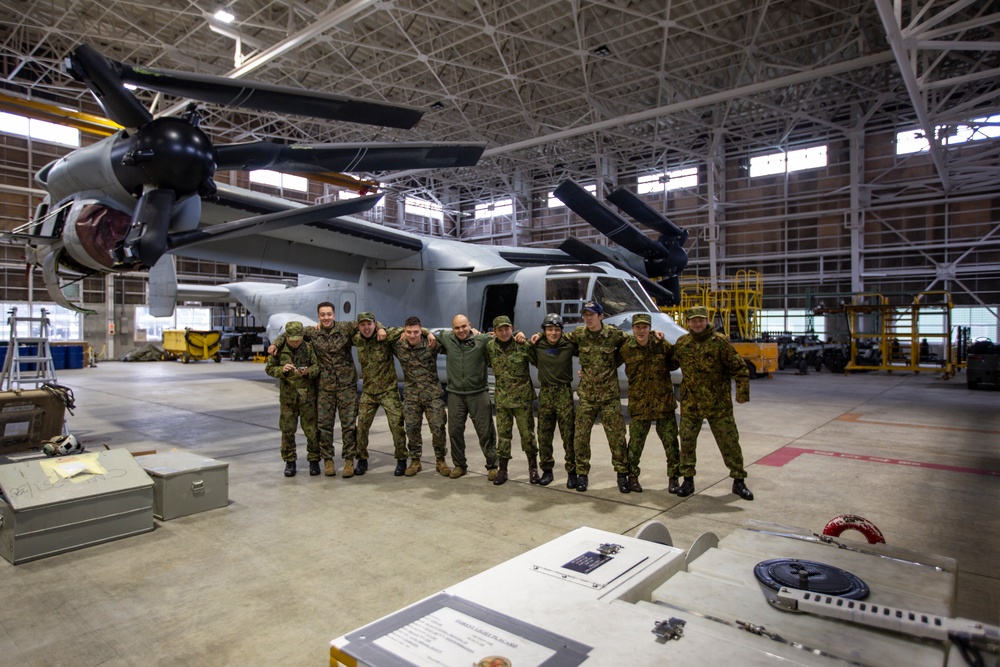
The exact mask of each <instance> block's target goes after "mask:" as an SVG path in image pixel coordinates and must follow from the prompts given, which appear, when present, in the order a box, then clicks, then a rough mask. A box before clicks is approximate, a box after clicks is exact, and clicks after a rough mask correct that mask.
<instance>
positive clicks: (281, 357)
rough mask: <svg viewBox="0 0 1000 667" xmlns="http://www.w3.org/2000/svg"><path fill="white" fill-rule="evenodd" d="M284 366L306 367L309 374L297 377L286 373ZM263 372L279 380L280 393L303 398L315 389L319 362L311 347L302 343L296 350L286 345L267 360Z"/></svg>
mask: <svg viewBox="0 0 1000 667" xmlns="http://www.w3.org/2000/svg"><path fill="white" fill-rule="evenodd" d="M285 364H295V367H296V368H301V367H302V366H306V367H307V368H309V374H308V375H306V376H302V375H299V374H297V373H295V372H288V373H286V372H285V371H284V370H283V369H284V368H285ZM264 370H265V372H266V373H267V374H268V375H270V376H271V377H273V378H278V379H279V380H281V392H282V393H285V392H286V391H292V392H295V393H297V394H298V395H299V396H301V397H303V398H305V397H307V396H308V395H309V393H310V392H311V391H312V390H313V389H314V388H315V387H316V378H317V377H318V376H319V361H318V360H317V358H316V352H315V350H313V346H312V345H310V344H309V343H307V342H305V341H303V342H302V344H301V345H299V346H298V347H297V348H295V349H292V347H291V346H290V345H286V346H284V347H282V348H281V349H280V350H278V354H277V355H275V356H273V357H268V358H267V367H266V368H265V369H264Z"/></svg>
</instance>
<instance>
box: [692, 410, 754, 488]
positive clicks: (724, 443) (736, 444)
mask: <svg viewBox="0 0 1000 667" xmlns="http://www.w3.org/2000/svg"><path fill="white" fill-rule="evenodd" d="M703 421H704V418H702V417H692V416H691V415H689V414H687V413H686V412H684V409H683V406H681V427H680V436H681V466H680V474H681V475H683V476H684V477H694V473H695V463H696V462H697V456H696V455H695V448H696V447H697V446H698V434H699V433H700V432H701V423H702V422H703ZM708 426H709V428H711V429H712V435H714V436H715V442H716V443H717V444H718V445H719V451H720V452H722V460H723V461H724V462H725V463H726V467H727V468H729V476H730V477H732V478H733V479H746V476H747V471H746V470H744V469H743V450H741V449H740V432H739V431H738V430H737V429H736V420H735V419H734V418H733V415H731V414H728V415H723V416H719V417H709V418H708Z"/></svg>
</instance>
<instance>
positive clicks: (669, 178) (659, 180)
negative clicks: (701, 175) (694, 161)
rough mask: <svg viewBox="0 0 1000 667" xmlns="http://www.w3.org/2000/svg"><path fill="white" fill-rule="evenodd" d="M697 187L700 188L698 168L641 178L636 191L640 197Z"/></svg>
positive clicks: (648, 175) (676, 170) (658, 173)
mask: <svg viewBox="0 0 1000 667" xmlns="http://www.w3.org/2000/svg"><path fill="white" fill-rule="evenodd" d="M696 187H698V167H689V168H687V169H675V170H674V171H668V172H665V173H660V172H656V173H655V174H647V175H645V176H640V177H639V179H638V187H637V188H636V191H637V192H638V193H639V194H640V195H645V194H650V193H653V192H669V191H670V190H680V189H682V188H696Z"/></svg>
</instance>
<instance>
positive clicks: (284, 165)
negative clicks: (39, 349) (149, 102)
mask: <svg viewBox="0 0 1000 667" xmlns="http://www.w3.org/2000/svg"><path fill="white" fill-rule="evenodd" d="M67 70H68V71H69V73H70V74H72V75H73V76H74V77H75V78H76V79H78V80H80V81H82V82H83V83H85V84H86V85H87V87H88V88H90V90H91V91H92V92H93V93H94V95H95V96H96V97H97V98H98V100H99V101H100V102H101V104H102V106H103V108H104V109H105V111H106V112H107V115H108V116H109V117H110V118H111V119H112V120H115V121H116V122H118V123H119V124H121V125H123V126H124V128H125V129H123V130H122V131H120V132H118V133H117V134H115V135H113V136H112V137H110V138H108V139H105V140H103V141H101V142H98V143H96V144H94V145H92V146H88V147H85V148H81V149H79V150H76V151H74V152H72V153H70V154H69V155H68V156H66V157H64V158H62V159H60V160H57V161H55V162H53V163H51V164H49V165H46V166H45V167H44V168H43V169H42V170H41V171H40V172H39V173H38V175H37V177H36V178H37V180H38V182H39V184H40V185H42V186H43V187H44V188H45V189H46V191H47V192H48V196H47V197H46V198H45V201H44V202H43V203H42V204H41V205H40V206H39V208H38V211H37V214H36V216H35V218H34V220H32V221H31V222H30V223H29V224H27V225H25V226H24V227H23V228H21V229H19V230H16V231H15V233H13V234H12V235H13V236H14V237H15V238H17V239H19V240H20V241H22V242H23V243H25V245H26V255H27V259H28V261H29V262H30V263H32V264H35V265H38V266H40V267H42V269H43V274H44V278H45V282H46V285H47V287H48V289H49V292H50V294H51V295H52V298H53V299H54V300H55V301H56V302H58V303H60V304H61V305H63V306H66V307H70V308H75V309H78V310H80V307H79V306H77V305H76V304H73V303H71V302H70V301H69V300H68V299H67V298H66V297H65V296H64V294H63V293H62V290H61V285H60V278H61V277H65V276H69V277H70V278H71V279H77V280H79V279H80V278H81V277H83V276H87V275H95V274H104V273H110V272H116V271H135V270H144V269H149V271H150V274H149V275H150V304H151V307H152V308H151V309H152V311H153V313H154V314H157V315H168V314H170V313H171V312H172V310H173V306H174V303H175V302H176V299H177V295H178V287H177V283H176V277H175V276H176V274H175V271H174V261H173V257H172V256H171V255H174V254H176V255H183V256H188V257H195V258H201V259H209V260H215V261H221V262H227V263H234V264H239V265H245V266H253V267H260V268H266V269H272V270H280V271H288V272H292V273H298V274H300V276H302V278H300V285H299V286H298V287H294V288H287V289H286V288H284V287H283V286H281V285H274V284H253V283H236V284H230V285H227V286H224V287H222V288H214V289H209V288H200V289H199V290H191V289H188V290H185V291H184V292H185V296H195V295H197V294H198V293H199V292H200V294H201V295H202V296H203V297H205V298H206V299H207V298H215V299H218V298H220V297H229V298H235V299H237V300H239V301H240V302H242V303H243V305H245V306H246V307H247V309H248V310H249V311H250V312H251V313H253V314H254V315H255V316H256V317H257V319H258V321H261V322H264V323H266V325H267V328H268V334H269V336H271V337H273V336H274V335H276V333H277V332H278V331H279V330H280V328H281V327H282V326H283V325H284V323H285V322H287V321H288V320H290V319H299V320H303V321H307V322H311V321H313V318H314V316H315V308H316V304H317V303H318V302H320V301H332V302H334V303H335V304H337V306H338V315H339V317H340V318H341V319H344V318H349V317H353V316H354V314H355V313H357V312H358V311H362V310H371V311H374V312H375V313H376V314H377V315H378V317H379V318H380V319H381V320H382V321H384V322H387V323H394V324H398V323H401V322H402V321H403V319H404V318H406V317H407V316H409V315H417V316H419V317H420V318H421V320H422V321H423V322H424V323H425V324H426V325H428V326H448V325H449V323H450V321H451V318H452V316H453V315H455V314H456V313H465V314H467V315H468V316H469V318H470V319H471V320H472V322H473V325H474V326H476V327H478V328H480V329H483V330H486V329H488V328H489V325H490V323H491V322H492V320H493V318H494V317H495V316H496V315H500V314H505V315H508V316H511V317H512V319H513V320H514V322H515V325H517V326H518V327H520V328H523V329H524V330H525V331H532V330H534V329H535V327H537V326H539V324H540V323H541V321H542V319H543V318H544V315H545V314H546V313H549V312H556V313H559V314H561V315H562V316H563V318H564V320H565V321H566V322H567V323H569V324H572V323H574V322H579V321H580V314H579V307H580V305H581V303H582V302H583V301H585V300H588V299H597V300H598V301H600V302H601V303H603V304H604V306H605V308H606V315H607V320H606V321H608V322H610V323H613V324H618V325H622V326H625V327H626V328H627V323H628V320H629V319H630V318H631V315H632V314H633V313H635V312H650V313H653V316H654V328H656V329H659V330H661V331H664V332H665V334H666V335H667V338H668V339H670V340H676V338H677V336H678V335H680V334H681V333H682V330H681V329H680V328H679V327H677V326H676V325H675V324H674V323H673V322H672V320H670V318H669V317H667V316H666V315H663V314H661V313H660V312H659V311H658V309H657V307H656V302H654V299H655V300H656V301H658V302H660V303H663V304H667V303H673V302H674V300H675V299H676V298H677V297H678V296H679V290H678V288H677V275H678V274H679V272H680V271H681V270H682V269H683V268H684V267H685V265H686V264H687V255H686V252H685V251H684V248H683V245H684V242H685V241H686V239H687V234H686V232H685V231H683V230H680V229H678V228H677V227H676V226H674V225H673V224H672V223H670V222H669V221H667V220H666V219H665V218H664V217H663V216H661V215H660V214H658V213H656V212H655V211H653V210H652V209H650V208H649V207H648V206H646V205H645V204H644V203H643V202H642V201H641V200H639V199H638V198H637V197H635V196H634V195H632V194H631V193H629V192H627V191H625V190H618V191H616V192H614V193H612V194H611V195H610V196H609V197H608V199H609V200H610V201H612V202H613V203H614V204H616V205H617V206H618V207H620V208H622V209H623V210H624V211H626V212H627V213H629V214H630V215H631V216H632V217H634V218H635V219H636V220H638V221H639V222H641V223H642V224H644V225H646V226H649V227H651V228H653V229H654V230H655V231H657V232H659V234H660V236H659V239H658V240H655V241H654V240H652V239H650V238H649V237H647V236H646V235H645V234H643V233H642V232H641V231H639V229H637V228H636V227H634V226H633V225H632V224H631V223H629V222H627V221H626V220H624V219H623V218H622V217H620V216H619V215H618V214H616V213H615V212H613V211H612V210H611V209H610V208H608V207H607V206H605V205H604V204H603V203H602V202H599V201H598V200H597V199H595V198H593V197H592V196H591V195H589V193H587V192H586V191H585V190H583V189H582V188H580V187H579V186H577V185H576V184H575V183H573V182H572V181H567V182H565V183H563V184H562V185H561V186H560V187H559V188H558V189H557V190H556V193H555V194H556V196H557V197H559V198H560V199H561V200H562V201H563V202H564V203H566V204H567V205H568V206H569V207H570V208H572V209H573V210H574V211H575V212H577V213H578V214H579V215H581V216H582V217H583V218H584V219H586V220H587V221H588V222H590V223H591V224H592V225H594V226H595V227H597V228H598V229H599V230H600V231H601V232H602V233H604V234H606V235H607V236H608V237H609V238H611V239H612V240H614V241H616V242H618V243H619V244H621V245H622V246H624V248H625V250H623V249H620V248H605V247H598V246H591V245H588V244H585V243H582V242H580V241H578V240H576V239H572V238H571V239H568V240H567V241H566V242H564V243H563V244H562V246H561V247H560V249H558V250H557V249H551V250H545V249H531V248H516V247H503V246H483V245H475V244H471V243H464V242H461V241H457V240H450V239H441V238H430V237H424V236H420V235H416V234H410V233H407V232H404V231H400V230H396V229H391V228H387V227H383V226H381V225H376V224H373V223H370V222H366V221H364V220H359V219H356V218H349V217H345V216H347V215H350V214H355V213H360V212H362V211H364V210H367V209H368V208H370V207H372V206H374V204H375V202H376V201H377V199H378V196H377V195H376V196H368V197H360V198H357V199H351V200H347V201H339V202H334V203H331V204H321V205H316V206H305V205H302V204H298V203H295V202H290V201H287V200H284V199H281V198H277V197H270V196H267V195H263V194H260V193H255V192H251V191H248V190H245V189H241V188H236V187H233V186H228V185H224V184H216V183H215V182H214V181H213V179H212V176H213V175H214V173H215V171H217V170H223V169H226V170H233V169H260V168H275V169H278V170H284V171H300V172H301V171H305V172H323V171H335V170H341V171H356V172H370V171H384V170H393V169H408V168H446V167H457V166H465V165H471V164H474V163H475V162H476V161H477V160H478V158H479V156H480V155H481V153H482V151H483V146H478V145H472V144H456V143H447V144H409V143H399V144H355V145H342V144H338V145H292V146H287V145H281V144H275V143H271V142H264V141H261V142H255V143H249V144H237V145H224V146H213V145H212V143H211V142H210V140H209V139H208V137H207V136H206V135H205V134H204V133H203V132H202V131H201V130H200V129H198V116H197V113H196V111H195V110H194V109H193V108H192V109H191V110H189V112H188V113H186V114H185V116H184V117H183V118H170V117H163V118H153V117H152V116H151V114H150V113H149V112H148V111H147V110H146V109H145V108H144V107H143V106H142V104H141V103H140V102H139V100H138V98H136V97H135V96H134V95H132V94H131V93H130V92H128V91H127V90H125V89H124V87H123V86H124V84H125V83H131V84H134V85H136V86H140V87H145V88H149V89H152V90H156V91H159V92H164V93H168V94H175V95H182V96H186V97H190V98H195V99H200V100H204V101H208V102H215V103H219V104H228V105H236V106H241V107H246V108H253V109H258V110H272V111H280V112H286V113H298V114H305V115H309V116H314V117H320V118H326V119H332V120H349V121H354V122H367V123H373V124H379V125H388V126H393V127H411V126H412V125H413V124H414V123H416V121H417V120H418V119H419V117H420V112H419V111H417V110H413V109H407V108H402V107H394V106H389V105H385V104H378V103H369V102H363V101H357V100H350V99H346V98H343V97H339V96H335V95H329V94H321V93H309V92H303V91H299V90H293V89H288V88H282V87H278V86H271V85H266V84H257V83H249V82H242V81H239V82H238V81H233V80H231V79H225V78H220V77H209V76H204V75H194V74H189V73H181V72H173V71H167V70H153V69H147V68H141V67H137V66H133V65H126V64H123V63H119V62H114V61H109V60H107V59H105V58H104V57H103V56H102V55H100V54H99V53H97V52H96V51H95V50H93V49H91V48H90V47H87V46H80V47H78V48H77V49H76V50H75V51H74V52H73V53H72V55H71V56H70V58H68V60H67ZM306 276H310V277H306ZM650 276H656V277H657V278H659V279H660V282H654V281H653V280H651V279H650ZM651 297H652V298H651Z"/></svg>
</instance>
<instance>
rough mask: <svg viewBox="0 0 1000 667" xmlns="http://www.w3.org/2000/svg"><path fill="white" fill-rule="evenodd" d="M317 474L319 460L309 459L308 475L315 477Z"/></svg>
mask: <svg viewBox="0 0 1000 667" xmlns="http://www.w3.org/2000/svg"><path fill="white" fill-rule="evenodd" d="M318 474H319V461H310V462H309V476H310V477H315V476H316V475H318Z"/></svg>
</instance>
